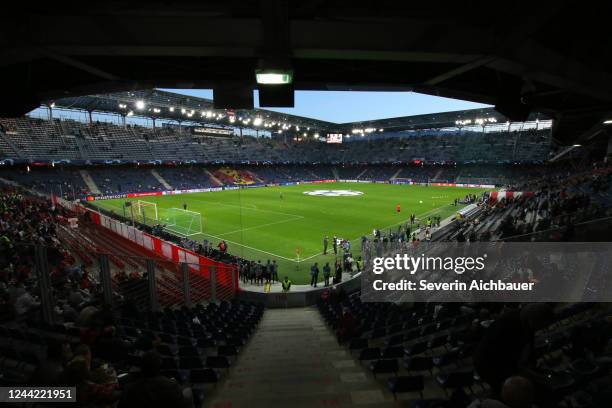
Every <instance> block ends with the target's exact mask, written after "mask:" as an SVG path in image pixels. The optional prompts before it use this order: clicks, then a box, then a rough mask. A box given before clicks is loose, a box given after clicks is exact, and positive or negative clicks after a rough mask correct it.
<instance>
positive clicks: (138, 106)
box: [136, 100, 145, 110]
mask: <svg viewBox="0 0 612 408" xmlns="http://www.w3.org/2000/svg"><path fill="white" fill-rule="evenodd" d="M144 108H145V103H144V101H142V100H139V101H136V109H138V110H143V109H144Z"/></svg>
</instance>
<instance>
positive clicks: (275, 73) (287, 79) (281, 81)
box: [255, 69, 293, 85]
mask: <svg viewBox="0 0 612 408" xmlns="http://www.w3.org/2000/svg"><path fill="white" fill-rule="evenodd" d="M255 79H256V80H257V83H258V84H260V85H287V84H290V83H292V82H293V71H291V70H265V69H258V70H256V71H255Z"/></svg>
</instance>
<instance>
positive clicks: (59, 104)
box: [54, 90, 549, 133]
mask: <svg viewBox="0 0 612 408" xmlns="http://www.w3.org/2000/svg"><path fill="white" fill-rule="evenodd" d="M139 103H141V105H138V104H139ZM54 106H55V107H56V108H63V109H79V110H85V111H92V112H103V113H112V114H118V115H127V114H133V115H136V116H142V117H147V118H156V119H164V120H174V121H180V122H191V123H199V124H207V125H217V126H228V125H229V126H237V127H247V128H254V129H262V130H279V129H282V126H283V124H287V125H291V126H292V127H293V129H295V126H298V127H302V128H304V129H306V128H308V129H309V130H310V129H312V130H313V131H321V132H325V131H329V132H342V133H351V132H353V131H356V130H365V129H375V130H379V129H384V130H387V131H401V130H417V129H437V128H451V127H458V126H468V125H478V124H479V122H481V123H485V124H491V123H503V122H506V121H508V118H506V117H505V116H504V115H502V114H500V113H499V112H497V111H495V109H493V108H482V109H469V110H462V111H453V112H442V113H432V114H425V115H412V116H401V117H394V118H385V119H377V120H368V121H358V122H348V123H333V122H327V121H322V120H318V119H312V118H308V117H304V116H297V115H289V114H285V113H279V112H275V111H270V110H266V109H251V110H249V109H238V110H225V109H223V110H220V109H215V108H214V106H213V101H212V100H211V99H207V98H200V97H195V96H187V95H182V94H177V93H173V92H167V91H161V90H146V91H126V92H117V93H112V94H100V95H89V96H76V97H69V98H62V99H58V100H57V101H54ZM139 107H140V108H139ZM191 112H193V113H191ZM229 114H231V115H232V116H234V117H235V118H236V121H235V122H234V123H229V121H228V115H229ZM238 118H242V119H243V120H246V118H248V119H250V120H249V122H248V123H243V122H242V121H241V120H240V119H238ZM255 118H260V119H261V122H260V123H259V124H258V125H255V124H254V119H255ZM536 119H549V118H548V117H547V116H546V115H543V114H535V113H533V114H531V115H530V117H529V118H528V120H536ZM272 123H274V125H273V126H272V125H271V124H272ZM267 124H270V125H271V126H270V127H269V128H268V127H267V126H266V125H267Z"/></svg>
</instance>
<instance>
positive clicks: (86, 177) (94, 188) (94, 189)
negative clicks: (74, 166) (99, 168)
mask: <svg viewBox="0 0 612 408" xmlns="http://www.w3.org/2000/svg"><path fill="white" fill-rule="evenodd" d="M79 173H80V174H81V177H83V181H84V182H85V184H86V185H87V188H88V189H89V191H90V192H91V193H92V194H102V192H101V191H100V189H99V188H98V185H97V184H96V182H95V181H94V179H93V178H92V177H91V175H90V174H89V172H88V171H87V170H79Z"/></svg>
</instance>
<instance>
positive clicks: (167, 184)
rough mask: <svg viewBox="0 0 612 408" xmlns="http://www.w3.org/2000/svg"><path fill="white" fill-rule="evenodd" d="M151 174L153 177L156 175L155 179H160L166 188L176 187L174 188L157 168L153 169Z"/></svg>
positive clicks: (160, 182)
mask: <svg viewBox="0 0 612 408" xmlns="http://www.w3.org/2000/svg"><path fill="white" fill-rule="evenodd" d="M151 174H152V175H153V177H155V179H156V180H157V181H159V184H161V185H162V186H164V188H165V189H166V190H174V188H172V186H171V185H170V183H168V182H167V181H166V179H165V178H163V177H162V175H161V174H159V173H158V172H157V170H155V169H151Z"/></svg>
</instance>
